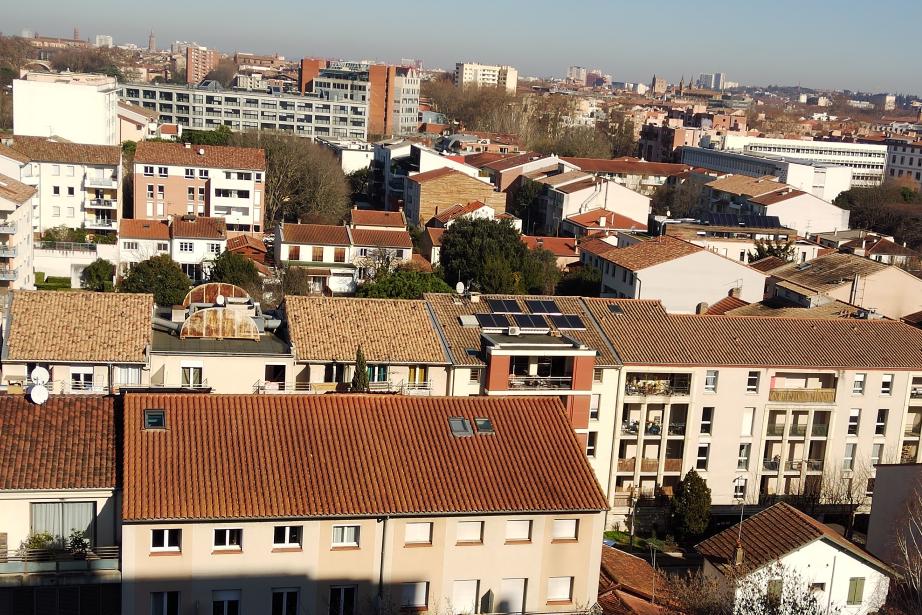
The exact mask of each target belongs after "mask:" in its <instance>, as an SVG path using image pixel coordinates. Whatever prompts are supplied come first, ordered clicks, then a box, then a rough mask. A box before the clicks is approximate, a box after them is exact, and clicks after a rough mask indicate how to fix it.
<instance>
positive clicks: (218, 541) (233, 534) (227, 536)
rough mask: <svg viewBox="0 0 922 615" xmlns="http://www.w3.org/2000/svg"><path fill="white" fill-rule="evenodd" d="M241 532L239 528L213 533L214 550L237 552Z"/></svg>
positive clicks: (240, 545) (224, 529) (241, 537)
mask: <svg viewBox="0 0 922 615" xmlns="http://www.w3.org/2000/svg"><path fill="white" fill-rule="evenodd" d="M242 540H243V530H242V529H240V528H239V527H235V528H223V529H219V530H215V531H214V548H215V549H227V550H229V551H233V550H236V551H239V550H240V549H241V548H242V547H243V544H242Z"/></svg>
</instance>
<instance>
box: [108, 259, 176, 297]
mask: <svg viewBox="0 0 922 615" xmlns="http://www.w3.org/2000/svg"><path fill="white" fill-rule="evenodd" d="M191 286H192V280H190V279H189V276H187V275H186V274H185V273H183V271H182V269H180V268H179V265H177V264H176V263H175V262H174V261H173V259H171V258H170V257H169V256H167V255H166V254H161V255H160V256H154V257H152V258H149V259H147V260H146V261H142V262H140V263H138V264H136V265H135V266H133V267H132V268H131V269H130V270H129V271H128V275H126V276H125V277H124V279H123V280H122V282H121V284H120V285H119V290H120V291H122V292H125V293H153V294H154V301H155V302H156V303H157V304H158V305H176V304H179V303H182V300H183V299H184V298H185V296H186V293H187V292H189V288H190V287H191Z"/></svg>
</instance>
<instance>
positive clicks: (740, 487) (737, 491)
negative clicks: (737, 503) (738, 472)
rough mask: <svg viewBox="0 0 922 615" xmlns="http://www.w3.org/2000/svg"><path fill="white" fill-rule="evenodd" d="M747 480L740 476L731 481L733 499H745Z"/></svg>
mask: <svg viewBox="0 0 922 615" xmlns="http://www.w3.org/2000/svg"><path fill="white" fill-rule="evenodd" d="M748 482H749V481H748V480H747V479H746V478H744V477H742V476H740V477H738V478H737V479H736V480H734V481H733V499H735V500H744V499H746V484H747V483H748Z"/></svg>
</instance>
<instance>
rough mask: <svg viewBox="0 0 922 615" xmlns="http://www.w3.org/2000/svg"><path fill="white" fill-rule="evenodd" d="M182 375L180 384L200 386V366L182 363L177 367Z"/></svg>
mask: <svg viewBox="0 0 922 615" xmlns="http://www.w3.org/2000/svg"><path fill="white" fill-rule="evenodd" d="M179 371H180V373H181V375H182V383H181V384H182V386H184V387H200V386H202V368H201V367H200V366H197V365H184V366H182V367H180V368H179Z"/></svg>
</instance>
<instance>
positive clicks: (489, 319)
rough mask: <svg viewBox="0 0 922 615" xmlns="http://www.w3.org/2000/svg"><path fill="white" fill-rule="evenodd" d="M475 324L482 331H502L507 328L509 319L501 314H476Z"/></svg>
mask: <svg viewBox="0 0 922 615" xmlns="http://www.w3.org/2000/svg"><path fill="white" fill-rule="evenodd" d="M477 322H478V323H479V324H480V326H481V327H483V328H484V329H504V328H507V327H509V319H508V318H506V317H505V316H503V315H502V314H477Z"/></svg>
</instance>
